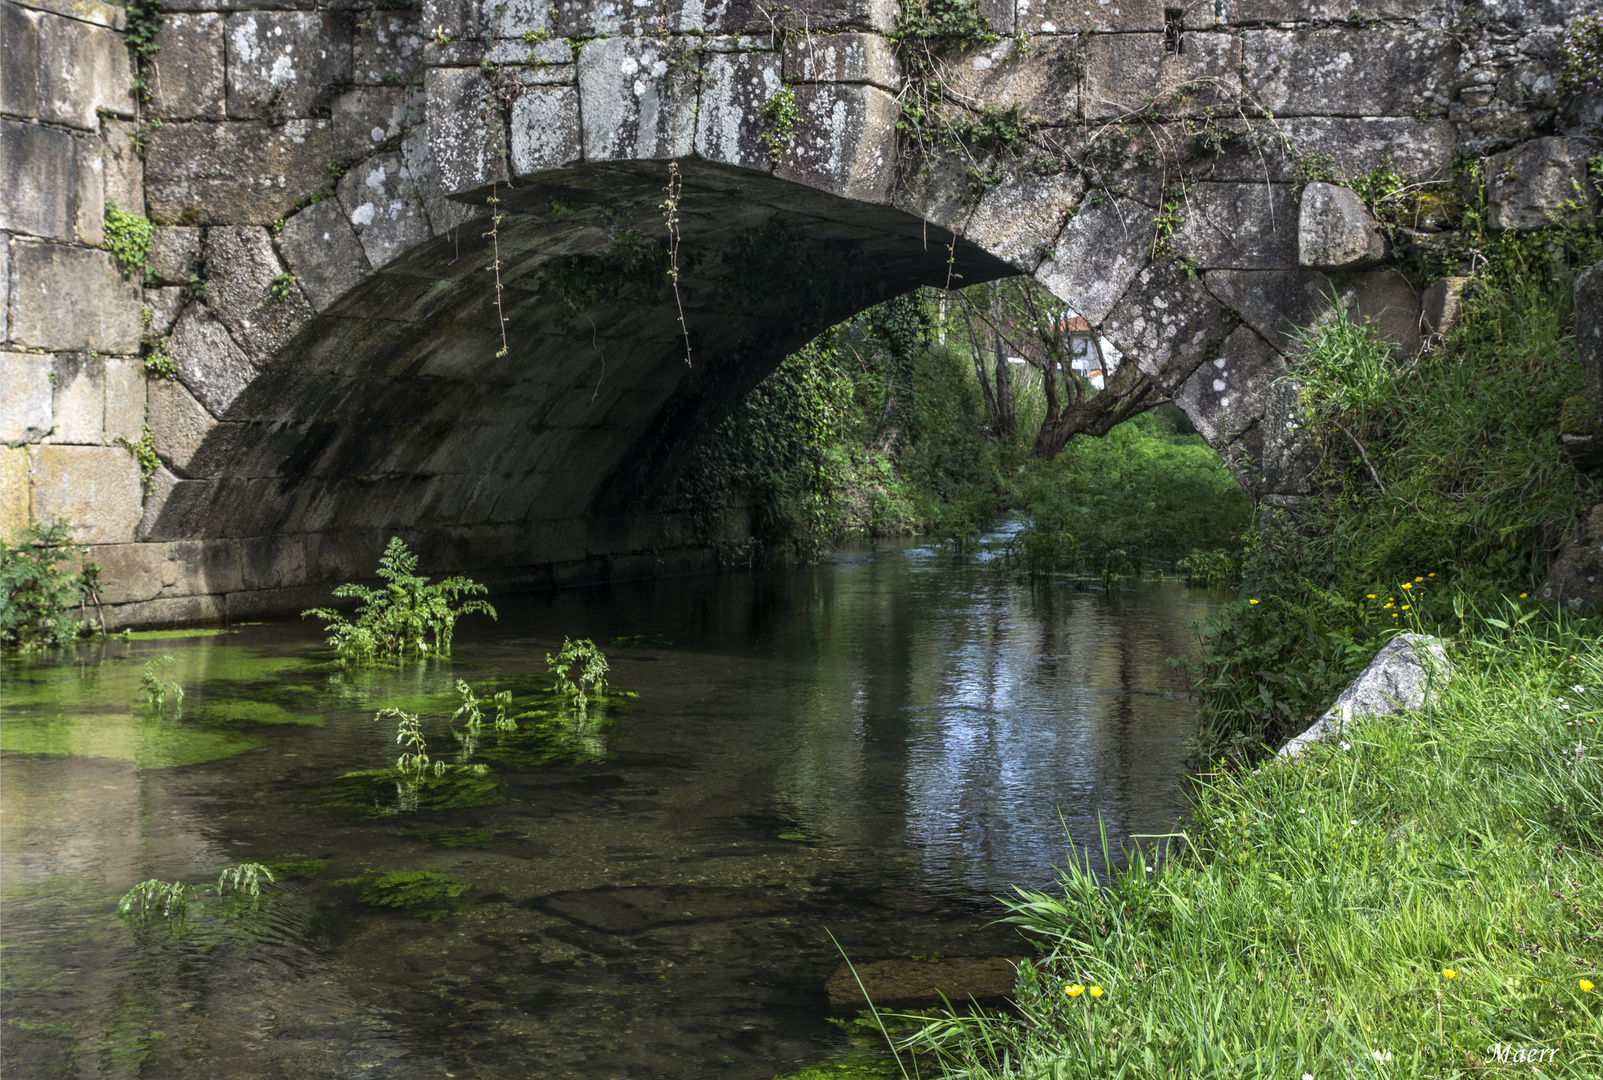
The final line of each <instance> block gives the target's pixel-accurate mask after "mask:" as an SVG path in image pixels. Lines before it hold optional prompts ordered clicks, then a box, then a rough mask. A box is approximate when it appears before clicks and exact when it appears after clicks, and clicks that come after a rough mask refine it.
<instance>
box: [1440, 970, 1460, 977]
mask: <svg viewBox="0 0 1603 1080" xmlns="http://www.w3.org/2000/svg"><path fill="white" fill-rule="evenodd" d="M1442 978H1444V979H1456V978H1458V972H1456V971H1454V970H1453V969H1452V968H1442Z"/></svg>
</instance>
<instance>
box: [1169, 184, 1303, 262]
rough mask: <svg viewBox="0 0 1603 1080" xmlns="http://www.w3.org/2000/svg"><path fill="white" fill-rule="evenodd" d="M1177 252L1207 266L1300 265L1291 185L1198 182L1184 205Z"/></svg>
mask: <svg viewBox="0 0 1603 1080" xmlns="http://www.w3.org/2000/svg"><path fill="white" fill-rule="evenodd" d="M1179 212H1180V214H1181V221H1180V224H1179V225H1178V226H1177V227H1176V228H1175V230H1174V235H1173V238H1172V241H1171V242H1172V244H1173V246H1174V250H1175V252H1176V254H1178V255H1179V256H1180V257H1181V258H1183V259H1187V260H1189V261H1191V262H1192V263H1194V264H1195V265H1197V266H1199V267H1203V268H1205V269H1209V270H1213V269H1228V270H1272V269H1280V268H1287V269H1289V268H1291V267H1294V266H1296V265H1297V207H1296V202H1295V196H1294V194H1293V191H1292V188H1291V187H1290V186H1289V185H1286V184H1197V185H1196V186H1195V187H1194V188H1192V189H1191V191H1190V192H1189V193H1188V194H1187V195H1186V196H1185V198H1184V200H1183V201H1181V202H1180V204H1179Z"/></svg>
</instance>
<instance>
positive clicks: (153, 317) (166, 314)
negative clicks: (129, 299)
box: [145, 285, 187, 338]
mask: <svg viewBox="0 0 1603 1080" xmlns="http://www.w3.org/2000/svg"><path fill="white" fill-rule="evenodd" d="M186 298H187V290H185V289H184V288H182V287H181V286H178V285H168V286H165V287H163V288H159V289H157V288H152V287H150V286H148V285H147V286H146V287H145V307H146V308H148V309H149V311H150V325H149V326H147V327H146V328H145V330H146V333H148V334H150V335H151V336H153V337H158V338H160V337H166V336H167V335H168V334H170V333H172V329H173V324H174V323H176V322H177V321H178V313H179V312H180V311H182V310H183V307H184V300H185V299H186Z"/></svg>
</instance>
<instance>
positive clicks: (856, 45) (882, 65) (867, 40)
mask: <svg viewBox="0 0 1603 1080" xmlns="http://www.w3.org/2000/svg"><path fill="white" fill-rule="evenodd" d="M785 78H786V79H787V80H790V81H793V82H844V83H871V84H872V85H874V86H877V87H879V88H880V89H882V90H889V91H890V92H891V93H893V94H894V93H896V92H897V91H899V90H901V88H902V68H901V65H900V64H899V63H897V60H896V53H895V52H894V51H893V50H892V48H891V45H890V42H888V41H886V40H885V38H883V37H881V36H880V35H879V34H801V35H795V36H791V37H787V38H786V39H785Z"/></svg>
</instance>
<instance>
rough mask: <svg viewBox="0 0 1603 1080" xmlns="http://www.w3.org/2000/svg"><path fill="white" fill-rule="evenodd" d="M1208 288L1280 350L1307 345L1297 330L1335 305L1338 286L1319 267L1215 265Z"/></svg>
mask: <svg viewBox="0 0 1603 1080" xmlns="http://www.w3.org/2000/svg"><path fill="white" fill-rule="evenodd" d="M1205 280H1206V281H1207V284H1208V289H1209V291H1211V292H1212V293H1213V295H1215V296H1217V297H1218V298H1219V300H1220V302H1222V303H1223V304H1224V305H1225V306H1226V307H1228V308H1230V309H1231V310H1233V311H1234V312H1236V313H1237V314H1238V315H1240V316H1241V318H1242V321H1243V322H1245V323H1246V324H1247V325H1248V326H1250V327H1252V328H1253V329H1254V330H1256V331H1257V332H1258V335H1259V336H1260V337H1262V338H1263V339H1264V340H1265V341H1266V342H1268V343H1269V344H1270V346H1272V347H1273V348H1274V349H1276V350H1277V351H1279V352H1283V353H1288V354H1293V355H1295V354H1297V353H1299V352H1301V351H1302V348H1301V345H1300V344H1299V342H1298V331H1299V330H1301V329H1302V328H1303V327H1308V326H1313V325H1315V324H1316V323H1317V322H1318V321H1319V320H1320V319H1321V318H1323V317H1324V316H1325V314H1326V313H1327V312H1329V311H1330V309H1331V306H1332V304H1333V303H1334V301H1333V299H1332V297H1333V296H1334V295H1335V286H1334V285H1333V284H1332V282H1331V280H1330V278H1329V277H1327V276H1326V275H1325V274H1322V273H1320V272H1319V271H1317V270H1214V271H1210V272H1209V273H1208V274H1207V275H1206V277H1205Z"/></svg>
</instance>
